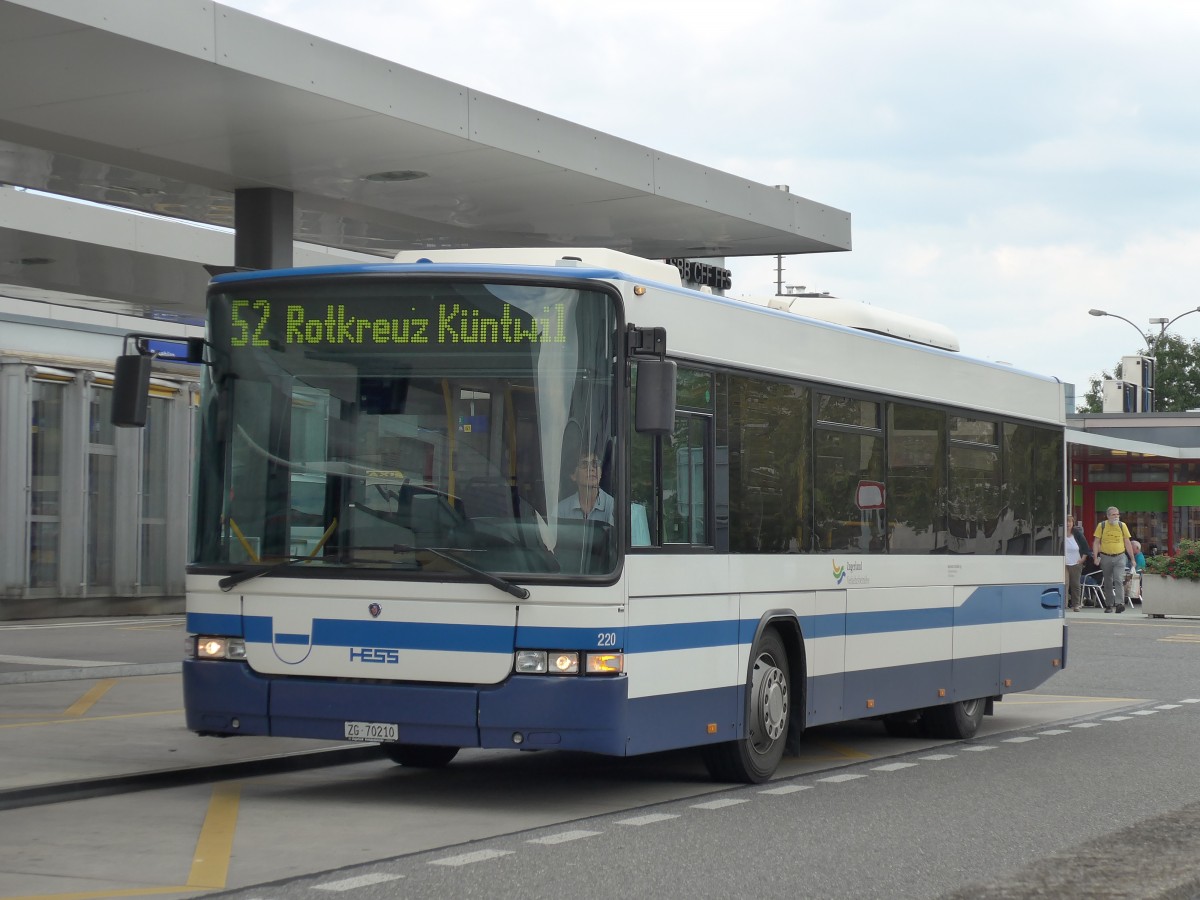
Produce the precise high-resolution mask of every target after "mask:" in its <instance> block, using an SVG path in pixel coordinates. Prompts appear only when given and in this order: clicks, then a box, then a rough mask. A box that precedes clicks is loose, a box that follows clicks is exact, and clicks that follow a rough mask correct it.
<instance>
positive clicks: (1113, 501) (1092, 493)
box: [1071, 445, 1200, 556]
mask: <svg viewBox="0 0 1200 900" xmlns="http://www.w3.org/2000/svg"><path fill="white" fill-rule="evenodd" d="M1071 482H1072V483H1071V487H1072V491H1071V498H1072V509H1073V511H1074V513H1075V516H1076V519H1077V520H1078V521H1080V522H1082V523H1083V527H1084V531H1085V532H1086V533H1087V535H1088V538H1089V540H1090V539H1091V537H1092V534H1093V532H1094V530H1095V528H1096V525H1097V524H1098V523H1099V522H1100V520H1101V519H1103V518H1104V515H1105V511H1106V510H1107V509H1108V507H1110V506H1115V507H1117V509H1119V510H1120V511H1121V520H1122V521H1123V522H1124V523H1125V524H1126V525H1128V526H1129V533H1130V535H1131V536H1132V537H1133V539H1134V540H1137V541H1140V542H1141V544H1142V552H1143V553H1145V554H1146V556H1151V555H1153V554H1154V553H1174V552H1175V550H1176V549H1177V548H1178V546H1179V541H1181V540H1185V539H1187V540H1200V460H1171V459H1165V458H1163V457H1158V456H1145V455H1141V454H1133V453H1123V452H1120V451H1115V450H1101V449H1098V448H1095V447H1085V446H1081V445H1073V446H1072V453H1071Z"/></svg>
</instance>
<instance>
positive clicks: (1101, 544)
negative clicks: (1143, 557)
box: [1092, 506, 1134, 613]
mask: <svg viewBox="0 0 1200 900" xmlns="http://www.w3.org/2000/svg"><path fill="white" fill-rule="evenodd" d="M1092 553H1093V554H1094V555H1095V557H1096V558H1097V559H1098V560H1099V561H1100V571H1101V572H1103V574H1104V611H1105V612H1106V613H1110V612H1118V613H1121V612H1125V560H1126V559H1128V560H1129V561H1130V563H1132V562H1133V560H1134V552H1133V544H1132V543H1131V542H1130V537H1129V529H1128V528H1127V527H1126V525H1125V523H1124V522H1122V521H1121V511H1120V510H1119V509H1117V508H1116V507H1115V506H1110V507H1109V508H1108V512H1107V515H1106V516H1105V519H1104V521H1102V522H1101V523H1100V524H1098V525H1097V526H1096V534H1095V540H1094V542H1093V544H1092Z"/></svg>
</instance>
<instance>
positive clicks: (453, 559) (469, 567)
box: [392, 544, 529, 600]
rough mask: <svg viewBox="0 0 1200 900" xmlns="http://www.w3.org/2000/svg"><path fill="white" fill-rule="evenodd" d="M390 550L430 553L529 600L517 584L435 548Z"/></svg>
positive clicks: (492, 584) (398, 547) (406, 547)
mask: <svg viewBox="0 0 1200 900" xmlns="http://www.w3.org/2000/svg"><path fill="white" fill-rule="evenodd" d="M392 549H393V550H395V551H396V552H397V553H420V552H427V553H432V554H433V555H434V556H436V557H438V558H439V559H444V560H446V562H448V563H450V564H451V565H454V566H458V568H460V569H462V570H463V571H464V572H469V573H470V574H472V575H474V576H475V577H476V578H478V579H479V580H480V581H483V582H485V583H487V584H490V585H491V586H492V587H496V588H500V590H502V591H504V592H505V593H506V594H512V595H513V596H514V597H516V598H517V599H518V600H528V599H529V591H527V590H526V589H525V588H523V587H521V586H520V585H519V584H513V583H512V582H511V581H506V580H505V579H503V578H501V577H500V576H499V575H493V574H492V573H491V572H485V571H484V570H483V569H477V568H475V567H474V566H473V565H471V564H470V563H468V562H463V561H462V560H461V559H459V558H458V557H457V556H451V555H450V554H449V553H445V552H443V551H441V550H438V549H437V548H436V547H414V546H412V545H411V544H396V545H395V546H394V547H392Z"/></svg>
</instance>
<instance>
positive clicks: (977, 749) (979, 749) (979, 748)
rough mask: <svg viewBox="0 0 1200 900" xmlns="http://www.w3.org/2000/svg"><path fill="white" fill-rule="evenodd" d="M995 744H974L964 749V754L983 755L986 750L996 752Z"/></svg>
mask: <svg viewBox="0 0 1200 900" xmlns="http://www.w3.org/2000/svg"><path fill="white" fill-rule="evenodd" d="M995 749H996V745H995V744H972V745H971V746H970V747H963V752H968V751H969V752H971V753H983V752H984V751H985V750H995Z"/></svg>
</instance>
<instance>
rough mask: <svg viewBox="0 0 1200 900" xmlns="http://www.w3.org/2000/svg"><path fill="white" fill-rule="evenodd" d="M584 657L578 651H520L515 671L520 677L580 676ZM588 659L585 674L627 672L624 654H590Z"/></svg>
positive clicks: (617, 673)
mask: <svg viewBox="0 0 1200 900" xmlns="http://www.w3.org/2000/svg"><path fill="white" fill-rule="evenodd" d="M583 655H584V654H581V653H580V652H579V651H577V650H518V651H517V653H516V659H515V662H514V664H513V671H514V672H516V674H518V675H578V674H579V673H580V668H579V658H580V656H583ZM586 657H587V662H586V666H587V667H586V668H585V669H584V670H583V672H584V674H587V675H620V674H621V673H622V672H624V671H625V654H623V653H588V654H586Z"/></svg>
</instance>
